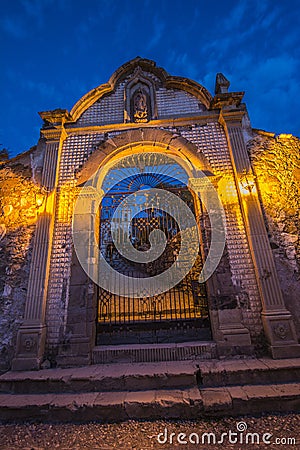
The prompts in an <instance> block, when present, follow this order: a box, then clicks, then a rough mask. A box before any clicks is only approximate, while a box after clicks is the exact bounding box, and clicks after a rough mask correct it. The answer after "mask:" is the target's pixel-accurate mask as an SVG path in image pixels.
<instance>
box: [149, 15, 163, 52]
mask: <svg viewBox="0 0 300 450" xmlns="http://www.w3.org/2000/svg"><path fill="white" fill-rule="evenodd" d="M165 28H166V24H165V22H164V21H163V20H162V19H160V18H159V17H158V16H155V17H154V18H153V32H152V37H151V39H150V41H149V43H148V45H147V48H146V50H152V49H153V48H154V47H155V46H156V45H157V44H158V43H159V42H160V41H161V39H162V36H163V33H164V30H165Z"/></svg>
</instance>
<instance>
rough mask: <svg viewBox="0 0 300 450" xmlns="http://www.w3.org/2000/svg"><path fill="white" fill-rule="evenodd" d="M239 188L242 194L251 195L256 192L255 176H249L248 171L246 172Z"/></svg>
mask: <svg viewBox="0 0 300 450" xmlns="http://www.w3.org/2000/svg"><path fill="white" fill-rule="evenodd" d="M239 186H240V191H241V193H242V194H245V195H249V194H254V193H255V192H256V186H255V180H254V177H253V175H250V174H248V173H247V172H246V171H244V173H243V174H242V176H241V178H240V182H239Z"/></svg>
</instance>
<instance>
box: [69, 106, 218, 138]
mask: <svg viewBox="0 0 300 450" xmlns="http://www.w3.org/2000/svg"><path fill="white" fill-rule="evenodd" d="M218 119H219V113H218V112H217V111H215V112H211V114H207V115H206V114H205V115H201V116H190V117H180V118H169V119H158V120H151V121H149V122H146V123H143V126H142V127H141V124H140V123H133V122H128V123H123V122H122V123H111V124H106V125H87V126H79V127H76V126H72V125H71V126H68V125H66V128H65V130H66V133H67V134H68V135H71V134H77V133H110V132H113V131H120V132H121V131H127V130H132V129H140V128H158V129H159V128H160V127H181V126H193V125H199V126H201V125H206V123H208V122H217V121H218Z"/></svg>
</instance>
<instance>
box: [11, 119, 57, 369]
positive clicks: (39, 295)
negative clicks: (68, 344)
mask: <svg viewBox="0 0 300 450" xmlns="http://www.w3.org/2000/svg"><path fill="white" fill-rule="evenodd" d="M42 134H43V135H44V138H46V148H45V154H44V165H43V172H42V185H43V187H44V188H45V191H46V192H47V196H46V199H45V202H44V205H43V206H42V209H43V210H42V212H40V213H39V216H38V219H37V223H36V230H35V235H34V244H33V251H32V260H31V266H30V274H29V281H28V286H27V296H26V304H25V313H24V320H23V323H22V324H21V326H20V328H19V331H18V335H17V346H16V354H15V358H14V359H13V361H12V370H34V369H39V367H40V363H41V361H42V359H43V355H44V350H45V342H46V324H45V311H46V298H47V286H48V278H49V266H50V256H51V247H52V235H53V225H54V212H55V198H56V194H55V185H56V180H57V172H58V165H59V154H60V149H61V145H62V142H63V139H64V137H65V134H64V129H63V127H62V126H57V127H51V128H50V127H49V129H45V130H42Z"/></svg>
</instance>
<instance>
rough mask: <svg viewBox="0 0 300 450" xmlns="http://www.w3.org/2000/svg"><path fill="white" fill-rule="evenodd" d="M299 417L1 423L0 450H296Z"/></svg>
mask: <svg viewBox="0 0 300 450" xmlns="http://www.w3.org/2000/svg"><path fill="white" fill-rule="evenodd" d="M299 419H300V416H299V415H298V414H285V415H263V416H258V417H253V416H244V417H238V418H225V419H219V420H216V419H213V420H208V419H205V420H197V421H184V420H182V421H164V420H160V421H153V422H149V421H147V422H138V421H132V420H131V421H128V422H123V423H118V424H115V423H110V424H101V423H97V422H89V423H85V424H74V423H68V424H61V423H51V424H50V423H36V422H32V423H31V422H26V423H22V424H20V423H18V424H2V425H0V449H1V450H2V449H3V450H4V449H5V450H14V449H22V450H44V449H61V450H71V449H72V450H73V449H101V450H111V449H118V450H123V449H124V450H129V449H135V450H147V449H168V450H170V449H175V448H176V449H178V448H183V449H202V450H204V449H205V450H208V449H221V448H222V449H236V450H241V449H243V450H248V449H251V450H252V449H253V450H254V449H255V450H258V449H299V448H300V420H299ZM160 433H161V434H160ZM180 433H182V434H180ZM204 433H211V435H210V436H208V435H207V434H204ZM222 433H227V434H226V435H225V434H223V435H222ZM253 433H256V434H253Z"/></svg>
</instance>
